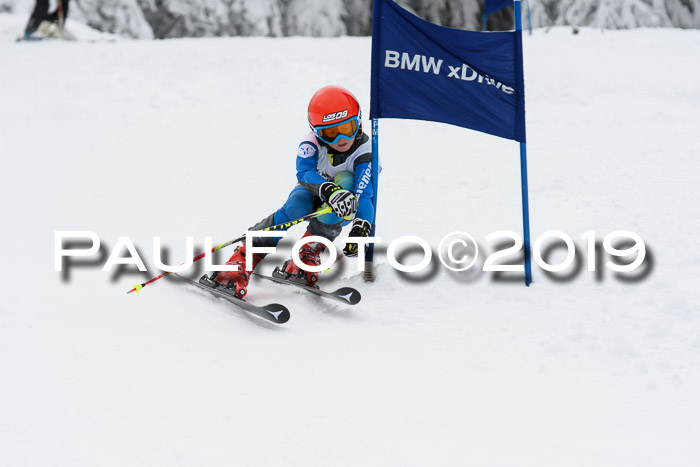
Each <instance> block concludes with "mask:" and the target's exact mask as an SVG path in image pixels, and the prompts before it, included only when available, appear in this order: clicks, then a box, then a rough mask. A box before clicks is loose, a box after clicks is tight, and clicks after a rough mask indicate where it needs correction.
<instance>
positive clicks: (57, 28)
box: [24, 0, 70, 40]
mask: <svg viewBox="0 0 700 467" xmlns="http://www.w3.org/2000/svg"><path fill="white" fill-rule="evenodd" d="M69 3H70V0H58V3H57V5H56V10H55V11H53V12H51V13H49V0H36V5H35V6H34V11H32V16H30V17H29V22H28V23H27V27H26V28H25V29H24V38H25V39H27V40H32V39H34V40H38V39H43V38H44V37H58V36H60V35H61V32H62V30H63V24H64V23H65V21H66V18H67V17H68V5H69Z"/></svg>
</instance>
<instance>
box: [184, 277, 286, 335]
mask: <svg viewBox="0 0 700 467" xmlns="http://www.w3.org/2000/svg"><path fill="white" fill-rule="evenodd" d="M176 275H177V277H179V278H181V279H182V280H185V281H187V282H189V283H190V284H192V285H195V286H197V287H198V288H200V289H203V290H206V291H208V292H210V293H212V294H213V295H216V296H217V297H220V298H223V299H224V300H226V301H228V302H230V303H232V304H234V305H236V306H237V307H238V308H240V309H242V310H244V311H247V312H248V313H250V314H253V315H255V316H258V317H260V318H263V319H266V320H267V321H270V322H272V323H275V324H283V323H286V322H287V321H289V318H290V317H291V315H290V314H289V310H288V309H287V308H286V307H285V306H284V305H280V304H279V303H270V304H269V305H264V306H258V305H253V304H252V303H250V302H247V301H245V300H244V299H242V298H241V297H239V296H238V295H236V294H235V292H233V291H232V290H231V289H227V288H226V287H224V286H223V285H221V284H219V283H218V282H216V281H212V280H210V279H209V277H208V276H207V275H206V274H205V275H203V276H202V277H201V278H200V279H199V281H193V280H191V279H188V278H186V277H183V276H181V275H179V274H176Z"/></svg>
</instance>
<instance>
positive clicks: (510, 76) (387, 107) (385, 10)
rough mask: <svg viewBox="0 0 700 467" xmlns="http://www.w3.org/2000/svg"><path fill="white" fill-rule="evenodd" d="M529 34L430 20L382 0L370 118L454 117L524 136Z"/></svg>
mask: <svg viewBox="0 0 700 467" xmlns="http://www.w3.org/2000/svg"><path fill="white" fill-rule="evenodd" d="M522 60H523V57H522V32H521V31H506V32H476V31H462V30H458V29H451V28H446V27H443V26H438V25H436V24H433V23H429V22H427V21H424V20H422V19H420V18H418V17H417V16H415V15H413V14H411V13H409V12H408V11H406V10H405V9H403V8H402V7H400V6H399V5H397V4H396V3H394V2H393V1H392V0H375V2H374V23H373V25H372V91H371V102H370V117H371V118H405V119H415V120H429V121H434V122H443V123H449V124H452V125H457V126H461V127H465V128H470V129H473V130H477V131H482V132H484V133H488V134H491V135H495V136H500V137H503V138H507V139H513V140H516V141H520V142H525V95H524V94H525V93H524V84H523V65H522Z"/></svg>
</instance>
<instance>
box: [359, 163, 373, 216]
mask: <svg viewBox="0 0 700 467" xmlns="http://www.w3.org/2000/svg"><path fill="white" fill-rule="evenodd" d="M355 195H356V196H358V197H359V199H360V202H359V204H358V206H357V217H359V218H360V219H364V220H366V221H367V222H369V223H370V224H374V202H373V199H374V187H373V186H372V168H371V166H370V164H369V162H363V163H360V164H357V165H356V166H355Z"/></svg>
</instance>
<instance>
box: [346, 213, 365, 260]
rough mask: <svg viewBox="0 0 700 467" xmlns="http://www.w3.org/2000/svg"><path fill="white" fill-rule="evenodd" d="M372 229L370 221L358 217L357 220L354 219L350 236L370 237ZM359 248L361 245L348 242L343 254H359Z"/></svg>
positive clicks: (350, 255)
mask: <svg viewBox="0 0 700 467" xmlns="http://www.w3.org/2000/svg"><path fill="white" fill-rule="evenodd" d="M371 230H372V226H370V225H369V222H367V221H366V220H363V219H360V218H357V217H356V218H355V220H354V221H352V228H351V229H350V235H349V236H350V237H369V234H370V232H371ZM358 248H359V247H358V244H357V243H346V244H345V248H343V254H344V255H345V256H349V257H353V256H357V250H358Z"/></svg>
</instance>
